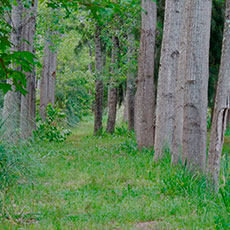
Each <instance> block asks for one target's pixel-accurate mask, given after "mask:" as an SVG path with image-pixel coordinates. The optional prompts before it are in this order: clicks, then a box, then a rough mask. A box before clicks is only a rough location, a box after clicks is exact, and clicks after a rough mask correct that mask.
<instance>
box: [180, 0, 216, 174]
mask: <svg viewBox="0 0 230 230" xmlns="http://www.w3.org/2000/svg"><path fill="white" fill-rule="evenodd" d="M211 6H212V1H210V0H195V1H186V3H185V9H184V10H185V18H184V20H185V23H186V28H185V30H186V33H187V34H186V36H183V37H184V40H183V42H184V43H185V53H186V54H185V58H184V60H183V66H182V68H183V69H184V71H183V72H184V75H183V77H184V102H183V110H184V112H183V146H182V162H183V163H186V164H187V165H188V167H189V168H190V169H193V170H195V169H198V170H203V169H204V167H205V160H206V145H207V106H208V97H207V94H208V78H209V43H210V27H211V26H210V24H211Z"/></svg>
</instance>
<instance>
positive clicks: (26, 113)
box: [20, 0, 38, 138]
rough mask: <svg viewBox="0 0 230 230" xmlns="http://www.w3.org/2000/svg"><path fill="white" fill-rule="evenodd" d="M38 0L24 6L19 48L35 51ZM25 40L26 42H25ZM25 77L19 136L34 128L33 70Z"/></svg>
mask: <svg viewBox="0 0 230 230" xmlns="http://www.w3.org/2000/svg"><path fill="white" fill-rule="evenodd" d="M37 7H38V0H34V1H32V2H31V5H30V7H29V8H27V7H24V9H23V15H24V20H25V21H26V23H25V24H24V26H23V29H22V38H23V43H22V47H21V49H22V50H23V51H29V52H31V53H35V50H34V48H33V43H34V35H35V25H36V16H37ZM25 41H27V42H25ZM26 78H27V86H26V90H27V94H26V95H25V96H23V95H22V98H21V113H20V133H21V137H23V138H27V137H29V136H31V134H32V131H33V130H34V129H35V126H36V125H35V71H32V72H31V73H26Z"/></svg>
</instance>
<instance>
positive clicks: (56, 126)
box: [34, 104, 71, 142]
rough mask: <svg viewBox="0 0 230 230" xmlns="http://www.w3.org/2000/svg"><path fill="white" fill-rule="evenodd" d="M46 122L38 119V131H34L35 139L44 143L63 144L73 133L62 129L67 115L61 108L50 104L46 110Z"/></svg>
mask: <svg viewBox="0 0 230 230" xmlns="http://www.w3.org/2000/svg"><path fill="white" fill-rule="evenodd" d="M46 115H47V116H46V120H45V121H42V119H41V118H38V119H37V130H35V131H34V137H35V138H38V139H40V140H42V141H48V142H63V141H65V140H66V138H67V136H69V135H70V134H71V131H70V130H68V129H64V128H63V127H61V124H62V123H63V119H64V118H65V114H64V113H63V112H62V110H61V109H60V108H57V107H55V106H53V105H52V104H49V105H48V106H47V108H46Z"/></svg>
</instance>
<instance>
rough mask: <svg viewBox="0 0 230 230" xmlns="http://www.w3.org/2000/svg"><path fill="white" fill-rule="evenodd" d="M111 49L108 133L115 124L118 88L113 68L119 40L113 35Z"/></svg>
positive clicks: (115, 64) (114, 68)
mask: <svg viewBox="0 0 230 230" xmlns="http://www.w3.org/2000/svg"><path fill="white" fill-rule="evenodd" d="M113 44H114V47H113V50H112V68H111V75H112V76H111V79H110V85H109V91H108V121H107V129H106V131H107V132H108V133H113V132H114V129H115V124H116V114H117V99H118V88H117V83H116V80H115V79H114V78H116V76H115V75H114V74H115V72H116V71H115V70H116V69H117V68H118V64H117V62H118V47H119V41H118V38H117V37H113Z"/></svg>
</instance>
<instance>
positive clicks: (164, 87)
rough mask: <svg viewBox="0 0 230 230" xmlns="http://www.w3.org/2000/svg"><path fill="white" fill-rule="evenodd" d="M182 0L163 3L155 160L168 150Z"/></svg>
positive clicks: (171, 126) (170, 145) (172, 115)
mask: <svg viewBox="0 0 230 230" xmlns="http://www.w3.org/2000/svg"><path fill="white" fill-rule="evenodd" d="M183 2H184V0H179V1H172V0H167V1H166V6H165V19H164V33H163V41H162V48H161V60H160V71H159V78H158V88H157V108H156V131H155V160H158V159H159V158H161V157H162V151H164V149H165V148H168V149H169V150H170V151H172V143H173V135H174V121H175V115H176V111H175V105H176V82H177V75H178V63H179V54H180V53H179V48H180V37H181V29H182V11H183Z"/></svg>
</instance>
